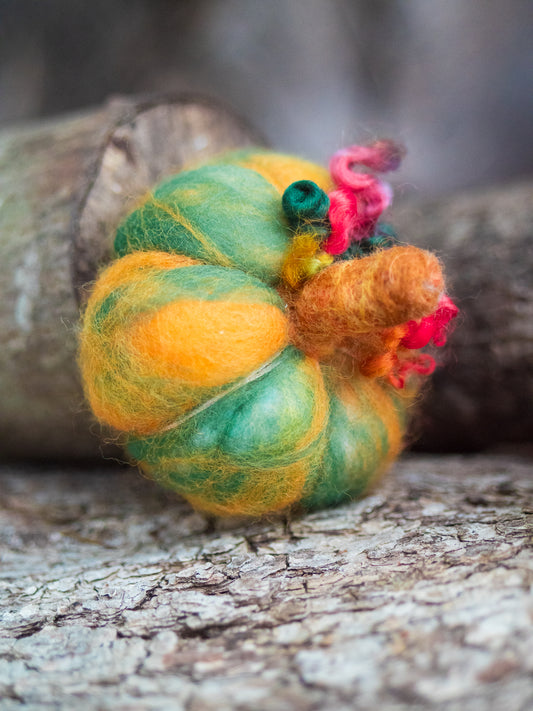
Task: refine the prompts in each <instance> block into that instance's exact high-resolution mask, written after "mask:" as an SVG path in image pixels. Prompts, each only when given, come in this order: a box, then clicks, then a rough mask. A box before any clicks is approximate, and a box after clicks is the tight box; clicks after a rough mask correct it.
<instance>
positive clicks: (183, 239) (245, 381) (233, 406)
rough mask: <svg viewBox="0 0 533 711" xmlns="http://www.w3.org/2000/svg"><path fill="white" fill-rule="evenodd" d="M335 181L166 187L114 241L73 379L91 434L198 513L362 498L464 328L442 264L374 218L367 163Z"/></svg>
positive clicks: (215, 175)
mask: <svg viewBox="0 0 533 711" xmlns="http://www.w3.org/2000/svg"><path fill="white" fill-rule="evenodd" d="M398 157H399V156H398V151H397V150H396V149H395V147H394V146H393V145H392V144H390V143H387V142H379V143H377V144H374V145H372V146H369V147H352V148H351V149H348V150H347V151H343V152H340V153H339V154H336V156H334V159H333V161H332V164H331V174H330V173H328V171H326V170H324V169H322V168H320V167H319V166H316V165H314V164H312V163H309V162H307V161H303V160H300V159H298V158H293V157H290V156H285V155H280V154H276V153H273V152H269V151H263V150H249V151H241V152H236V153H232V154H229V155H226V156H223V157H222V158H220V159H218V160H216V161H213V162H211V163H209V164H206V165H203V166H200V167H198V168H195V169H192V170H188V171H185V172H182V173H180V174H178V175H175V176H172V177H170V178H168V179H166V180H164V181H163V182H162V183H161V184H159V185H158V186H157V187H156V188H155V189H154V190H153V191H152V192H151V193H150V194H149V195H148V196H147V197H146V198H145V200H144V202H143V203H142V204H140V205H139V206H138V207H137V209H136V210H135V211H134V212H132V213H131V214H130V215H129V216H128V217H127V218H126V219H125V220H124V221H123V223H122V224H121V225H120V226H119V228H118V231H117V235H116V239H115V252H116V256H117V259H116V260H115V261H114V262H112V263H111V264H110V265H109V266H107V267H106V268H105V269H103V271H102V272H101V274H100V276H99V278H98V280H97V282H96V283H95V284H94V287H93V289H92V294H91V297H90V299H89V302H88V305H87V308H86V310H85V313H84V314H83V319H82V329H81V336H80V366H81V372H82V377H83V382H84V387H85V392H86V396H87V399H88V401H89V403H90V405H91V407H92V410H93V412H94V414H95V415H96V417H97V418H98V419H99V420H100V421H101V422H103V423H106V424H107V425H109V426H111V427H112V428H114V429H115V430H118V431H120V432H122V433H125V446H126V450H127V452H128V454H129V456H130V457H131V459H132V460H133V461H135V462H137V463H138V464H139V465H140V467H141V468H142V470H143V471H144V472H146V473H147V474H148V475H149V476H150V477H152V478H153V479H155V480H156V481H159V482H161V483H163V484H165V485H166V486H168V487H170V488H172V489H173V490H175V491H177V492H179V493H180V494H182V495H183V496H184V497H185V498H186V499H188V500H189V502H190V503H191V504H192V505H193V506H194V507H195V508H197V509H200V510H202V511H206V512H210V513H213V514H217V515H251V516H258V515H262V514H265V513H269V512H273V511H277V510H280V509H285V508H287V507H290V506H293V505H297V504H298V505H300V506H302V507H304V508H305V509H314V508H317V507H324V506H330V505H334V504H338V503H340V502H342V501H345V500H347V499H350V498H352V497H357V496H359V495H361V494H362V493H363V492H364V491H365V490H366V489H367V488H368V486H369V485H370V484H372V483H373V482H375V481H376V480H377V478H378V477H379V476H380V475H381V474H382V473H383V472H384V471H385V470H386V468H387V466H388V465H389V464H390V462H391V461H392V460H393V459H394V458H395V457H396V456H397V454H398V452H399V451H400V449H401V446H402V437H403V435H404V432H405V427H406V413H407V409H408V407H409V405H410V403H411V402H412V400H413V398H414V397H415V395H416V393H417V391H418V387H419V384H420V382H421V379H422V378H423V377H424V375H427V374H428V373H429V372H430V371H431V370H432V368H433V365H434V363H433V361H432V360H431V358H430V357H429V356H426V355H423V354H421V353H420V352H419V350H418V349H420V348H422V347H423V346H425V345H426V344H427V343H428V342H429V341H430V340H433V341H434V342H436V343H437V344H442V342H443V341H444V336H445V330H446V324H447V323H448V321H449V320H450V319H451V318H452V317H453V316H454V315H455V313H456V311H457V310H456V308H455V306H454V305H453V303H452V302H451V301H450V300H449V299H448V297H446V296H445V293H444V281H443V276H442V270H441V267H440V264H439V262H438V260H437V259H436V257H435V256H433V255H432V254H430V253H429V252H426V251H423V250H420V249H416V248H415V247H412V246H405V245H401V244H399V243H398V241H397V239H396V237H395V235H394V233H393V231H392V230H391V228H389V227H388V226H386V225H383V224H381V223H380V222H379V221H378V220H379V216H380V214H381V212H382V211H383V210H384V209H385V207H386V206H387V204H388V202H389V201H390V190H389V189H388V187H387V186H386V185H385V184H384V183H382V182H381V181H380V180H378V179H377V178H376V177H375V175H374V174H373V172H370V173H356V172H354V170H353V167H354V165H355V164H357V163H361V164H363V165H365V166H367V167H369V168H370V169H371V170H373V171H374V170H378V171H383V170H387V169H390V168H392V167H394V166H395V164H396V163H397V162H398Z"/></svg>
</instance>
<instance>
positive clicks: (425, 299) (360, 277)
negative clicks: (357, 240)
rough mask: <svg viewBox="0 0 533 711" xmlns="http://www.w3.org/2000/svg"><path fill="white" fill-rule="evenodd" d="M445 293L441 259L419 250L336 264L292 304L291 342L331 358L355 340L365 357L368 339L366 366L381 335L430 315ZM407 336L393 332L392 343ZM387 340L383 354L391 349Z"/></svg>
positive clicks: (387, 252)
mask: <svg viewBox="0 0 533 711" xmlns="http://www.w3.org/2000/svg"><path fill="white" fill-rule="evenodd" d="M443 290H444V280H443V275H442V269H441V266H440V264H439V261H438V259H437V257H435V255H433V254H431V253H430V252H426V251H424V250H421V249H417V248H416V247H412V246H397V247H392V248H391V249H388V250H383V251H380V252H376V253H375V254H373V255H371V256H368V257H364V258H362V259H357V260H350V261H341V262H335V263H334V264H332V265H331V266H329V267H327V268H326V269H324V270H323V271H321V272H320V273H319V274H317V275H316V276H315V277H314V278H313V279H312V280H310V281H308V282H306V284H304V286H303V287H302V289H301V290H300V292H299V294H298V296H297V298H296V299H295V301H294V304H293V319H294V327H293V330H292V338H293V341H294V343H295V344H296V345H297V347H298V348H301V349H302V350H303V351H304V352H305V353H307V354H308V355H311V356H312V357H315V358H319V359H327V358H329V357H331V356H332V355H333V353H334V352H335V350H336V349H337V348H339V347H340V346H342V345H343V344H345V342H346V340H347V339H354V338H357V340H358V348H359V350H360V352H361V353H365V350H366V349H365V338H366V337H367V336H368V340H367V343H369V344H374V346H372V345H370V348H369V349H368V350H369V351H370V354H372V355H370V354H369V353H366V354H365V356H364V357H363V360H362V362H363V363H364V362H365V361H367V360H368V358H369V357H372V356H375V355H378V354H379V350H380V348H379V346H378V347H377V349H376V347H375V344H376V343H379V340H380V339H382V338H383V336H381V335H379V332H380V331H385V330H386V329H391V328H393V327H395V326H400V325H401V324H405V323H406V322H407V321H410V320H416V319H420V318H422V317H423V316H426V315H427V314H429V313H431V312H432V311H434V310H435V308H436V306H437V303H438V301H439V298H440V296H441V294H442V292H443ZM406 297H407V298H406ZM376 333H378V336H377V338H376ZM404 334H405V331H403V332H402V333H401V335H400V333H399V332H398V333H395V334H394V336H393V337H392V341H393V342H395V341H397V342H398V343H399V340H401V337H403V335H404ZM398 336H399V338H398ZM386 338H387V336H385V342H384V347H383V350H384V351H385V352H387V351H389V350H390V348H389V347H387V345H386ZM376 350H377V351H378V352H375V351H376ZM379 370H380V369H379V368H378V372H379Z"/></svg>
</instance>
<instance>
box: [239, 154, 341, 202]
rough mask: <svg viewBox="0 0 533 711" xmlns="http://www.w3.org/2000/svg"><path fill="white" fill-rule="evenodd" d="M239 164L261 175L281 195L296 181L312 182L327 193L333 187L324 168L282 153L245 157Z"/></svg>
mask: <svg viewBox="0 0 533 711" xmlns="http://www.w3.org/2000/svg"><path fill="white" fill-rule="evenodd" d="M239 163H240V165H242V166H243V167H244V168H250V169H251V170H255V171H256V173H259V174H260V175H262V176H263V178H265V179H266V180H268V182H269V183H271V184H272V185H273V186H274V187H275V188H276V189H277V190H279V192H280V193H281V194H283V192H284V191H285V190H286V189H287V188H288V187H289V185H290V184H291V183H294V182H295V181H297V180H312V181H313V182H314V183H316V184H317V185H318V187H319V188H322V190H324V192H329V191H330V190H331V189H332V187H333V184H332V182H331V177H330V175H329V173H328V171H327V170H326V169H325V168H322V167H321V166H319V165H315V164H314V163H311V162H310V161H307V160H303V159H302V158H294V157H293V156H286V155H283V154H282V153H267V152H264V153H261V152H259V153H251V154H249V155H247V156H246V158H245V159H244V160H242V161H239Z"/></svg>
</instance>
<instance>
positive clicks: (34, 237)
mask: <svg viewBox="0 0 533 711" xmlns="http://www.w3.org/2000/svg"><path fill="white" fill-rule="evenodd" d="M258 142H260V139H259V138H258V137H257V135H256V134H254V132H253V131H252V130H251V129H250V128H249V127H248V126H246V125H245V124H244V123H243V121H242V120H241V119H239V118H237V117H235V116H234V115H232V114H231V113H230V112H229V111H228V110H227V109H226V108H225V107H223V106H221V105H220V104H216V103H213V102H211V101H207V100H204V99H201V98H199V97H192V96H180V97H174V98H169V97H158V98H154V99H149V100H126V99H115V100H112V101H111V102H110V103H109V104H108V105H106V106H104V107H103V108H101V109H98V110H95V111H91V112H87V113H85V114H81V115H78V116H73V117H72V116H70V117H67V118H61V119H56V120H50V121H44V122H42V123H38V124H35V125H31V126H26V127H23V128H20V129H6V130H4V131H3V132H2V133H1V134H0V250H1V254H2V260H1V262H0V297H1V298H0V393H1V395H2V396H1V399H0V454H1V455H2V457H4V458H5V457H26V458H47V457H48V458H61V459H65V458H70V459H76V458H77V459H82V458H85V457H90V456H94V455H96V454H97V452H98V448H99V442H98V437H97V436H96V434H95V433H94V432H92V431H91V430H92V428H94V425H93V426H91V422H92V420H91V418H90V416H89V414H88V412H87V410H86V406H85V405H84V403H83V396H82V391H81V387H80V383H79V378H78V373H77V367H76V325H77V320H78V311H79V301H80V299H81V300H83V297H84V292H83V290H82V289H81V287H82V285H83V284H84V283H86V282H88V281H90V280H91V279H94V277H95V274H96V271H97V268H98V266H99V265H100V264H101V263H103V262H105V261H106V259H107V258H108V257H109V254H110V250H111V245H112V239H113V233H114V230H115V228H116V227H117V225H118V223H119V221H120V219H121V218H122V217H123V216H124V214H125V213H127V212H128V211H129V210H131V208H132V206H133V205H134V204H135V201H136V200H138V199H139V198H140V197H141V196H142V195H143V194H144V193H145V192H146V191H147V190H148V189H149V188H150V187H152V186H153V184H154V183H156V182H157V181H158V180H160V179H161V178H162V177H163V176H165V175H168V174H171V173H175V172H177V171H179V170H181V169H182V168H183V167H184V166H185V165H187V164H188V163H191V162H195V161H198V160H202V159H206V158H208V157H210V156H212V155H214V154H216V153H218V152H221V151H223V150H226V149H230V148H234V147H240V146H243V145H247V144H250V143H258Z"/></svg>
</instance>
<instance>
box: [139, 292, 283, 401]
mask: <svg viewBox="0 0 533 711" xmlns="http://www.w3.org/2000/svg"><path fill="white" fill-rule="evenodd" d="M129 342H130V344H131V348H132V349H134V350H135V352H136V353H137V355H138V357H139V359H140V361H139V362H140V363H141V364H142V367H144V368H146V371H147V372H151V373H153V374H154V375H157V376H160V377H167V378H178V379H179V380H180V382H183V383H187V384H188V385H202V386H208V387H212V386H217V385H224V384H225V383H229V382H231V381H232V380H235V379H236V378H240V377H242V376H243V375H246V374H247V373H250V372H251V371H253V370H255V369H256V368H259V366H261V365H262V364H263V363H264V362H265V361H266V360H269V359H270V358H272V357H273V356H274V355H275V354H276V353H277V352H278V351H280V350H281V349H282V348H283V347H284V346H285V345H286V344H287V342H288V325H287V319H286V318H285V316H284V314H283V313H282V312H281V311H280V310H279V309H278V308H276V307H275V306H272V305H271V304H240V303H234V304H232V303H229V304H228V303H217V302H206V301H198V300H195V301H192V300H191V301H179V302H176V303H171V304H167V305H166V306H164V307H163V308H161V309H160V310H159V311H157V312H156V313H155V314H154V315H152V316H149V317H148V318H146V319H143V320H141V321H139V323H138V324H136V326H135V327H134V328H133V329H132V330H131V331H130V334H129Z"/></svg>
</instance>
